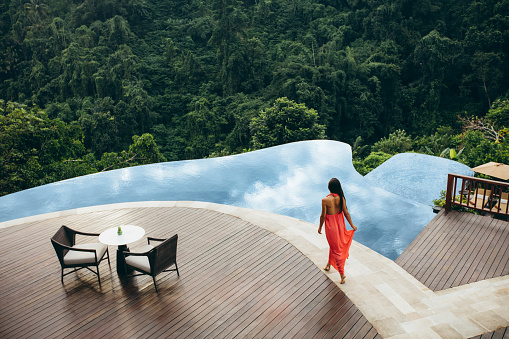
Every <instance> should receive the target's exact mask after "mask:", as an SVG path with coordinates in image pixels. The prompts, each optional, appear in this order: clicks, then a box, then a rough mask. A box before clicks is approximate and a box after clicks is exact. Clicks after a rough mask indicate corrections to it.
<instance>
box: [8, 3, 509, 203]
mask: <svg viewBox="0 0 509 339" xmlns="http://www.w3.org/2000/svg"><path fill="white" fill-rule="evenodd" d="M508 128H509V0H500V1H496V0H450V1H440V0H242V1H238V0H210V1H198V0H188V1H168V0H152V1H146V0H2V1H1V2H0V195H6V194H10V193H13V192H16V191H20V190H24V189H27V188H30V187H35V186H38V185H42V184H47V183H50V182H55V181H58V180H63V179H67V178H72V177H76V176H81V175H85V174H90V173H95V172H99V171H106V170H110V169H118V168H122V167H126V166H135V165H141V164H148V163H154V162H161V161H174V160H183V159H197V158H206V157H217V156H224V155H230V154H236V153H241V152H248V151H250V150H256V149H260V148H264V147H270V146H274V145H279V144H283V143H287V142H293V141H298V140H309V139H331V140H339V141H343V142H347V143H349V144H350V145H351V146H352V150H353V157H354V165H355V167H356V169H357V170H358V171H359V173H361V174H366V173H368V172H369V171H370V170H372V169H373V168H375V167H377V166H378V165H380V164H381V163H382V162H383V161H385V160H387V159H388V158H390V157H391V156H392V155H394V154H396V153H400V152H409V151H413V152H420V153H425V154H431V155H436V156H444V157H449V158H452V159H454V160H457V161H461V162H463V163H465V164H466V165H468V166H471V167H473V166H476V165H480V164H482V163H484V162H487V161H497V162H503V163H506V164H508V163H509V137H508V134H509V130H508Z"/></svg>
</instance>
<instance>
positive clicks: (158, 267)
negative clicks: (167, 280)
mask: <svg viewBox="0 0 509 339" xmlns="http://www.w3.org/2000/svg"><path fill="white" fill-rule="evenodd" d="M177 240H178V234H175V235H174V236H173V237H171V238H168V239H166V240H165V241H163V242H162V243H160V244H159V245H157V246H156V247H155V248H154V253H155V254H154V256H153V262H151V263H150V267H151V268H152V274H153V275H157V274H159V273H161V272H162V271H164V270H165V269H167V268H168V267H169V266H171V265H172V264H174V263H176V262H177ZM149 260H150V259H149Z"/></svg>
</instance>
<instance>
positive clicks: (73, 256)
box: [64, 243, 108, 265]
mask: <svg viewBox="0 0 509 339" xmlns="http://www.w3.org/2000/svg"><path fill="white" fill-rule="evenodd" d="M73 248H82V249H88V250H96V252H97V260H99V259H101V257H102V256H103V255H104V252H106V250H107V249H108V246H107V245H105V244H101V243H91V244H79V245H74V246H73ZM93 263H95V254H94V252H81V251H72V250H70V251H69V252H67V254H66V255H65V256H64V264H66V265H78V264H93Z"/></svg>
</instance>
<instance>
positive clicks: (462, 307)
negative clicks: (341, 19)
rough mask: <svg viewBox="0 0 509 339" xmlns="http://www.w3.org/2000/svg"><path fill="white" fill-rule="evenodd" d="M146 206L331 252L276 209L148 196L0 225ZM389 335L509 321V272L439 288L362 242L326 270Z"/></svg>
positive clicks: (481, 328)
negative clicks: (199, 214) (199, 212)
mask: <svg viewBox="0 0 509 339" xmlns="http://www.w3.org/2000/svg"><path fill="white" fill-rule="evenodd" d="M140 207H159V208H164V207H188V208H200V209H207V210H212V211H217V212H220V213H225V214H229V215H232V216H235V217H238V218H240V219H243V220H245V221H248V222H250V223H252V224H255V225H257V226H259V227H262V228H264V229H266V230H268V231H270V232H272V233H274V234H275V235H277V236H279V237H281V238H282V239H285V240H286V241H288V242H289V243H291V244H292V245H293V246H295V247H296V248H297V249H298V250H299V251H301V252H302V253H303V254H304V255H305V256H307V257H308V258H309V259H310V260H311V261H312V262H313V263H314V264H315V265H316V266H317V267H318V268H320V269H322V268H323V266H324V265H325V263H326V261H327V257H328V249H329V247H328V244H327V240H326V239H325V235H324V234H321V235H320V234H318V232H317V228H318V227H317V225H314V224H312V223H309V222H306V221H303V220H299V219H295V218H292V217H287V216H283V215H279V214H275V213H271V212H265V211H260V210H254V209H249V208H242V207H235V206H229V205H221V204H216V203H208V202H199V201H142V202H128V203H115V204H109V205H98V206H90V207H82V208H76V209H71V210H65V211H59V212H52V213H46V214H40V215H36V216H30V217H24V218H19V219H14V220H10V221H4V222H0V228H6V227H11V226H16V225H22V224H25V223H29V222H36V221H41V220H47V219H52V218H57V217H63V216H67V215H75V214H84V213H91V212H95V211H104V210H116V209H126V208H140ZM324 274H326V275H327V276H328V277H329V279H331V280H332V281H333V282H334V283H336V284H337V285H338V286H339V287H340V288H341V290H343V291H344V292H345V294H346V295H347V296H348V297H349V298H350V300H352V302H353V303H354V304H355V305H356V306H357V307H358V308H359V309H360V311H361V312H362V313H363V315H364V316H365V317H366V318H367V319H368V321H369V322H370V323H371V324H372V325H373V326H374V327H375V328H376V330H377V331H378V333H379V334H380V335H381V336H382V337H383V338H410V337H411V338H470V337H474V336H477V335H480V334H483V333H486V332H492V331H495V330H496V329H497V328H500V327H507V326H509V307H507V305H509V276H503V277H498V278H493V279H488V280H483V281H479V282H476V283H471V284H467V285H462V286H459V287H455V288H450V289H446V290H442V291H437V292H433V291H432V290H430V289H429V288H427V287H426V286H424V285H423V284H422V283H420V282H419V281H418V280H417V279H415V278H414V277H413V276H411V275H410V274H409V273H408V272H406V271H405V270H404V269H403V268H401V267H400V266H399V265H397V264H396V263H395V262H394V261H392V260H390V259H388V258H386V257H384V256H382V255H381V254H379V253H377V252H375V251H373V250H371V249H369V248H368V247H366V246H364V245H362V244H360V243H358V242H356V241H355V240H354V241H353V243H352V246H351V248H350V258H349V259H348V260H347V263H346V267H345V274H346V275H347V283H346V284H339V282H340V280H341V278H340V276H339V273H338V272H336V271H334V270H331V271H330V272H325V271H324Z"/></svg>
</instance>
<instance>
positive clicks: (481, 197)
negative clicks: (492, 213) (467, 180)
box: [469, 188, 491, 208]
mask: <svg viewBox="0 0 509 339" xmlns="http://www.w3.org/2000/svg"><path fill="white" fill-rule="evenodd" d="M469 200H470V203H471V204H472V205H474V207H476V208H484V206H486V204H488V203H489V202H490V201H491V190H485V189H483V188H477V189H476V190H475V193H474V194H473V195H471V196H470V199H469Z"/></svg>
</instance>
